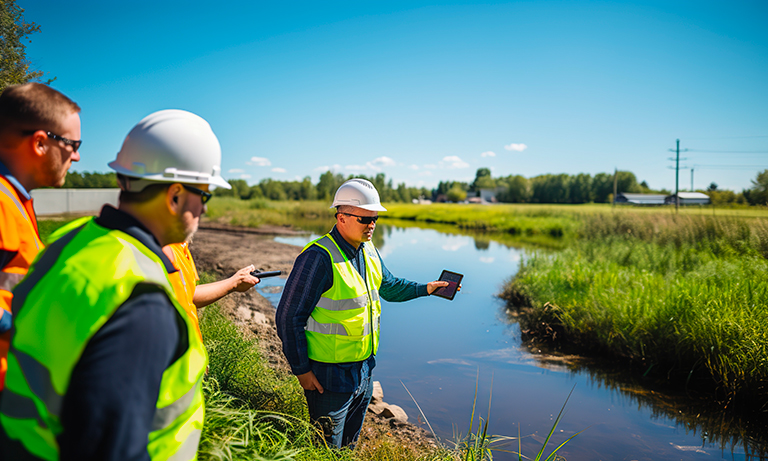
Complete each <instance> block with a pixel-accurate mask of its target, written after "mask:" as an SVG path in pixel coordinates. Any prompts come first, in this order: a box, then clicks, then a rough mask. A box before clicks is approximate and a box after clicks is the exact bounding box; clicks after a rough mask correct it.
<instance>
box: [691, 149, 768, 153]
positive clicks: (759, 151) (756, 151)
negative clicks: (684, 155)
mask: <svg viewBox="0 0 768 461" xmlns="http://www.w3.org/2000/svg"><path fill="white" fill-rule="evenodd" d="M688 151H689V152H706V153H709V154H768V151H764V150H704V149H688Z"/></svg>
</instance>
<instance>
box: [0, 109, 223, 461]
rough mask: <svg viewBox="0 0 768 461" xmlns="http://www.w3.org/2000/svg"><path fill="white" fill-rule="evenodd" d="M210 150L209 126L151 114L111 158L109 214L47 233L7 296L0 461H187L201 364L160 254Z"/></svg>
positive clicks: (178, 231) (213, 161)
mask: <svg viewBox="0 0 768 461" xmlns="http://www.w3.org/2000/svg"><path fill="white" fill-rule="evenodd" d="M220 164H221V148H220V146H219V142H218V140H217V138H216V135H214V133H213V131H212V130H211V127H210V126H209V125H208V123H207V122H206V121H205V120H203V119H202V118H200V117H199V116H197V115H195V114H192V113H190V112H186V111H181V110H164V111H160V112H155V113H153V114H151V115H149V116H147V117H146V118H144V119H143V120H141V121H140V122H139V123H138V124H137V125H136V126H135V127H134V128H133V129H132V130H131V132H130V133H129V134H128V136H127V137H126V139H125V141H124V143H123V146H122V148H121V150H120V152H118V154H117V159H116V160H115V161H113V162H111V163H110V164H109V166H110V167H111V168H112V169H114V170H115V171H117V173H118V180H119V183H120V186H121V188H122V191H121V193H120V200H119V202H120V203H119V206H118V208H113V207H111V206H109V205H107V206H105V207H104V208H103V209H102V211H101V213H100V215H99V216H98V217H96V218H86V219H83V220H78V221H76V222H75V223H73V224H70V225H68V226H66V227H65V228H63V229H62V230H60V231H58V232H57V233H56V234H55V236H54V241H53V243H52V244H51V245H50V246H49V247H48V248H47V249H46V250H45V252H44V253H42V255H41V256H40V257H39V258H38V259H37V261H36V262H35V264H33V265H32V268H31V270H30V272H29V276H28V277H27V278H25V279H24V280H23V281H22V282H21V283H20V284H19V285H18V286H17V288H16V290H15V291H14V298H13V311H14V313H15V314H16V316H15V321H16V323H15V325H14V331H13V335H12V340H11V346H10V352H9V356H8V363H9V367H8V374H7V377H6V389H5V391H4V392H3V396H2V404H0V422H1V423H2V431H0V432H2V436H3V440H2V441H0V446H1V447H2V451H3V453H2V454H3V455H4V457H3V456H0V458H4V459H13V460H27V459H46V460H58V459H78V460H86V459H99V460H118V459H132V460H156V459H163V460H166V459H178V460H192V459H195V457H196V452H197V446H198V443H199V440H200V434H201V430H202V426H203V394H202V388H201V382H202V377H203V373H204V371H205V367H206V363H207V356H206V352H205V349H204V347H203V344H202V340H201V338H200V337H199V335H198V334H197V332H196V331H195V325H194V324H193V322H192V320H191V319H190V318H189V316H188V315H186V313H185V311H184V307H183V306H182V305H181V304H180V303H179V302H178V300H177V299H176V296H175V295H174V290H173V286H172V283H171V279H170V277H171V275H169V274H173V273H174V272H175V271H176V269H175V268H174V267H173V265H172V264H171V262H170V261H169V260H168V258H167V257H166V256H165V255H164V254H163V252H162V247H163V246H164V245H168V244H171V243H177V242H183V241H185V240H186V239H187V238H189V237H190V236H191V235H192V234H193V233H194V232H195V230H196V229H197V225H198V222H199V220H200V215H201V214H202V213H204V212H205V203H206V202H207V201H208V199H209V198H210V197H211V194H210V192H208V188H209V187H210V186H219V187H227V188H228V187H229V185H228V184H227V183H226V182H225V181H224V180H223V179H222V178H221V176H220V175H219V172H220Z"/></svg>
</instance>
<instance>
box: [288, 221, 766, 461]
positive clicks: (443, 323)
mask: <svg viewBox="0 0 768 461" xmlns="http://www.w3.org/2000/svg"><path fill="white" fill-rule="evenodd" d="M382 221H383V220H382ZM382 221H379V222H380V223H382ZM398 224H399V223H398ZM408 224H412V223H410V222H408ZM331 225H332V223H331V224H330V225H329V224H328V223H324V225H322V226H316V227H314V228H313V229H312V232H313V234H310V235H306V236H304V237H302V238H296V237H291V238H278V239H277V240H279V241H281V242H283V243H290V244H294V245H299V246H303V245H304V244H306V242H308V241H310V240H311V239H312V238H316V237H317V236H319V235H321V234H322V233H325V232H327V230H328V229H330V226H331ZM374 236H375V240H374V243H375V244H376V246H377V247H378V248H379V250H380V252H381V254H382V257H383V259H384V263H385V264H386V266H387V267H388V268H389V270H390V271H391V272H392V273H393V274H394V275H395V276H398V277H404V278H407V279H410V280H418V281H421V282H427V281H430V280H434V279H435V278H437V276H438V275H439V274H440V272H441V271H442V270H443V269H448V270H453V271H456V272H460V273H463V274H464V282H463V289H462V292H461V293H460V294H459V295H457V297H456V298H455V300H454V301H447V300H444V299H441V298H435V297H429V298H421V299H418V300H414V301H410V302H407V303H384V306H383V315H382V330H381V346H380V349H379V354H378V357H377V367H376V369H375V370H374V379H376V380H379V381H381V383H382V386H383V388H384V392H385V394H386V395H385V399H386V400H387V401H388V402H390V403H395V404H397V405H400V406H402V407H403V408H404V409H405V410H406V412H407V413H408V415H409V417H410V420H411V421H412V422H414V423H417V424H418V423H423V422H424V421H423V418H422V416H421V414H420V411H419V409H418V408H417V406H416V404H415V403H414V402H413V401H412V400H411V397H410V396H409V395H408V393H407V392H406V391H405V389H404V387H403V386H407V388H408V390H409V391H410V392H411V393H412V394H413V396H414V397H415V398H416V400H417V401H418V405H419V406H420V407H421V409H422V410H423V411H424V414H425V415H426V417H427V418H428V419H429V421H430V423H431V425H432V427H433V428H435V430H436V432H437V434H438V436H439V437H441V438H442V439H445V440H451V439H452V438H453V437H454V434H456V433H457V432H462V433H466V432H467V426H468V424H469V415H470V414H471V412H472V404H473V398H474V396H475V389H476V386H477V396H478V407H479V408H488V400H491V405H490V415H489V414H488V411H487V410H485V411H482V416H483V418H488V419H489V421H490V430H491V432H492V433H494V434H502V435H517V432H518V428H519V429H520V432H521V433H522V434H523V435H524V436H525V437H524V438H523V442H522V443H523V453H524V454H526V455H531V454H532V453H535V452H536V451H538V449H539V447H540V446H541V442H542V440H543V437H546V435H547V433H548V432H549V429H550V428H551V426H552V423H553V420H554V417H555V416H556V415H557V412H558V411H559V410H560V407H561V406H562V404H563V402H564V401H565V398H566V396H567V395H568V393H569V392H570V390H571V389H573V388H574V386H575V390H574V393H573V396H572V397H571V400H570V401H569V403H568V408H567V409H566V415H565V418H564V419H563V421H562V422H561V424H560V426H559V427H558V432H556V433H555V434H554V435H553V439H552V440H551V441H550V444H553V446H557V445H558V444H560V443H561V442H563V441H564V440H565V439H567V438H568V437H569V436H570V435H572V434H574V433H576V432H579V431H582V430H585V431H584V432H583V433H581V434H580V435H579V436H578V437H576V438H575V439H574V440H572V441H571V442H569V443H568V444H567V445H566V446H565V447H564V449H563V451H562V452H561V454H562V455H563V456H565V457H566V458H567V459H568V460H570V461H572V460H596V459H606V460H607V459H636V460H660V459H665V460H666V459H675V460H678V459H679V460H699V459H732V460H747V459H765V453H766V448H765V447H768V442H767V441H766V438H767V437H768V435H767V434H766V433H768V431H766V430H765V429H766V427H768V426H767V425H766V422H767V421H766V419H765V418H763V417H760V416H754V415H748V416H745V415H735V414H728V413H727V412H722V411H720V409H719V408H718V407H717V406H714V405H712V404H711V403H710V402H708V401H706V400H705V399H700V398H696V396H694V395H692V394H690V393H688V394H686V393H674V392H669V391H668V390H667V389H664V388H662V387H661V386H656V385H654V384H653V383H650V382H647V381H642V380H638V379H637V378H634V377H632V376H630V375H627V374H624V373H621V372H617V371H616V370H615V369H613V368H611V366H605V365H602V364H599V363H597V362H594V361H589V360H585V359H581V358H579V357H575V356H566V355H562V354H560V355H554V354H546V353H540V352H539V351H538V349H536V350H530V349H529V348H528V347H527V346H525V345H523V342H522V340H521V333H520V328H519V325H518V324H517V321H516V319H515V318H514V316H510V315H508V313H507V309H506V305H505V304H504V302H503V301H501V300H500V299H498V298H497V297H496V294H497V293H499V292H500V291H501V287H502V286H503V284H504V282H505V281H506V280H508V279H509V277H511V276H512V275H514V274H515V272H516V271H517V269H518V266H519V262H520V260H521V258H522V256H523V254H524V249H523V248H525V247H526V244H525V243H522V242H520V241H516V240H514V239H512V238H509V237H507V236H502V235H498V234H468V233H462V232H459V231H458V230H457V229H456V228H455V227H450V226H434V225H430V226H429V227H425V226H415V227H407V228H406V227H402V226H399V225H398V226H395V225H392V221H391V220H390V221H384V222H383V223H382V224H381V225H379V226H378V227H377V230H376V233H375V234H374ZM497 238H498V240H497ZM278 299H279V297H278ZM275 303H276V301H275ZM478 374H479V382H478ZM491 395H492V397H489V396H491ZM480 402H482V404H481V403H480ZM510 448H511V449H516V448H517V447H516V446H514V447H510ZM494 459H499V460H504V459H510V460H511V459H517V458H516V456H513V455H509V454H505V453H497V454H496V455H495V456H494Z"/></svg>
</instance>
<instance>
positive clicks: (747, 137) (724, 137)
mask: <svg viewBox="0 0 768 461" xmlns="http://www.w3.org/2000/svg"><path fill="white" fill-rule="evenodd" d="M752 138H768V135H757V136H710V137H704V138H688V139H693V140H694V141H698V140H699V139H752Z"/></svg>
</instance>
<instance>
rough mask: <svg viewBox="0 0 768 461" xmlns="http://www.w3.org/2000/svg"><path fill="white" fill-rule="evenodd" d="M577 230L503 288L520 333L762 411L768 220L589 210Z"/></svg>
mask: <svg viewBox="0 0 768 461" xmlns="http://www.w3.org/2000/svg"><path fill="white" fill-rule="evenodd" d="M580 233H581V238H580V239H579V240H577V241H575V242H574V243H573V244H572V245H570V246H569V248H567V249H566V250H564V251H561V252H558V253H555V254H552V253H544V252H534V253H532V254H530V255H529V256H528V257H526V258H525V260H524V263H523V264H522V266H521V269H520V271H519V273H518V274H517V276H516V277H515V278H514V279H512V280H511V281H510V283H509V284H508V286H507V288H506V290H505V293H504V295H503V296H504V297H506V298H507V299H509V300H511V301H513V302H514V303H515V304H518V305H526V306H530V307H531V308H532V310H531V311H530V312H529V313H528V314H527V315H526V317H525V319H524V322H525V324H526V328H532V330H531V331H532V333H533V334H538V335H541V336H543V337H547V338H549V339H550V340H554V341H556V342H565V343H569V344H575V345H577V346H579V347H580V348H581V350H586V351H592V352H595V353H598V354H600V355H603V356H608V357H617V358H623V359H628V360H629V361H631V362H632V363H634V364H636V365H640V366H642V367H644V368H645V369H646V370H647V371H651V370H652V369H653V370H654V371H655V372H658V373H660V374H662V375H666V376H668V377H670V378H672V379H673V380H677V381H680V382H686V383H690V382H691V380H704V381H711V383H713V384H714V385H715V386H716V389H717V390H718V391H720V392H721V393H722V395H724V396H725V398H726V399H727V401H728V402H732V401H734V399H735V400H737V401H739V402H750V403H755V402H757V403H758V404H760V405H763V404H768V389H766V388H765V382H766V381H767V380H768V330H766V328H765V325H766V324H767V323H766V322H768V260H766V257H768V220H766V219H764V218H758V219H748V220H745V219H742V218H712V217H709V216H678V217H675V216H659V215H637V214H635V215H593V216H591V217H588V218H587V219H585V221H584V223H583V225H582V227H581V230H580Z"/></svg>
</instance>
